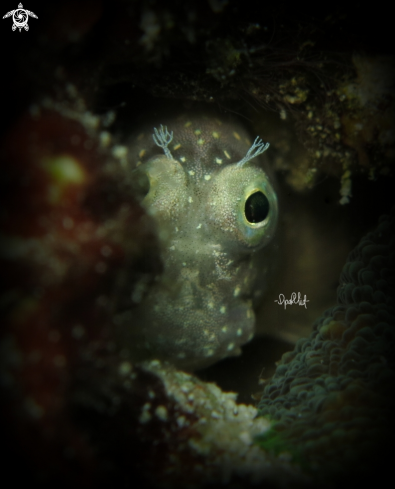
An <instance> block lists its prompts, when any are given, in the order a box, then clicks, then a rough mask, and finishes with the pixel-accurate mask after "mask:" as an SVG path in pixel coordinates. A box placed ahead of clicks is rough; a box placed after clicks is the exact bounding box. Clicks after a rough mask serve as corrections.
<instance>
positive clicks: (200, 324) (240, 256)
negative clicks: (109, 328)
mask: <svg viewBox="0 0 395 489" xmlns="http://www.w3.org/2000/svg"><path fill="white" fill-rule="evenodd" d="M161 124H163V125H166V126H167V129H168V133H169V134H171V132H172V133H173V138H172V140H171V142H170V144H169V145H168V146H167V147H166V148H161V147H159V146H158V145H157V144H155V142H154V139H153V137H152V135H153V133H154V129H153V128H154V127H156V128H160V125H161ZM169 139H170V137H169V138H168V140H169ZM156 140H157V138H156ZM251 145H252V139H251V138H250V136H249V135H248V134H247V132H246V130H245V129H244V128H243V127H242V126H241V125H240V124H239V123H235V122H228V121H224V120H220V119H218V118H215V117H205V116H202V115H195V116H193V117H191V116H189V117H188V116H181V117H178V118H174V119H168V120H159V121H154V123H153V124H151V125H149V126H148V127H147V129H144V130H143V131H141V132H140V133H138V134H136V135H133V136H132V138H131V142H130V145H129V164H130V168H131V170H132V175H133V182H134V185H135V186H136V187H137V193H138V194H139V195H140V196H141V201H142V205H143V206H144V207H145V208H146V210H147V212H148V213H149V214H150V215H151V216H152V217H153V218H154V220H155V222H156V224H157V231H158V236H159V241H160V243H161V258H162V261H163V264H164V272H163V274H162V275H161V276H160V277H158V280H157V281H156V283H155V285H154V286H152V287H150V288H149V290H148V292H147V293H146V294H145V295H144V294H134V295H135V302H136V307H135V308H134V309H133V312H132V314H126V315H125V317H124V319H123V320H122V319H121V320H120V321H119V323H120V325H119V327H118V330H119V335H120V338H121V341H122V344H123V345H125V346H126V347H127V348H129V349H131V350H133V351H134V352H135V354H136V352H137V355H139V354H140V355H142V356H143V357H151V358H155V357H156V358H161V359H166V360H169V361H171V362H172V363H174V364H176V365H177V366H178V367H181V368H185V369H190V370H196V369H199V368H202V367H205V366H208V365H210V364H212V363H214V362H216V361H218V360H220V359H222V358H224V357H227V356H233V355H238V354H239V353H240V351H241V350H240V346H241V345H243V344H244V343H246V342H247V341H249V340H250V339H251V338H252V337H253V333H254V321H255V315H254V311H253V308H252V307H253V302H254V300H256V299H258V298H259V297H260V296H261V295H262V293H263V291H264V288H265V286H266V283H265V282H266V274H267V270H268V269H269V268H270V265H271V258H270V256H271V255H270V253H269V252H268V249H269V248H270V247H268V246H267V245H268V244H269V243H270V241H271V240H272V238H273V236H274V234H275V229H276V222H277V214H278V209H277V197H276V193H275V191H274V189H273V186H272V184H271V181H270V177H269V175H268V173H267V171H265V164H264V163H263V158H262V156H259V157H256V158H253V159H252V160H251V161H248V162H247V163H243V164H242V165H239V166H237V163H238V162H240V161H241V160H242V159H243V158H244V157H245V156H246V154H247V152H248V150H249V149H250V148H251ZM165 153H167V155H166V154H165ZM266 170H267V169H266ZM139 190H140V193H139ZM147 192H148V193H147ZM255 192H262V193H264V195H266V197H267V199H268V204H269V211H268V215H267V217H265V219H263V220H262V221H261V222H256V223H250V222H248V220H247V218H246V215H245V202H246V199H247V198H248V197H249V195H251V194H253V193H255ZM261 217H264V216H261ZM142 289H144V287H142ZM132 297H133V294H132Z"/></svg>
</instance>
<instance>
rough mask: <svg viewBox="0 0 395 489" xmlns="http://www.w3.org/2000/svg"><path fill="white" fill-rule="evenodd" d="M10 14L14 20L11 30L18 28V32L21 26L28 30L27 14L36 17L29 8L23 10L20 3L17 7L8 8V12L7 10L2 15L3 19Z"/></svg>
mask: <svg viewBox="0 0 395 489" xmlns="http://www.w3.org/2000/svg"><path fill="white" fill-rule="evenodd" d="M11 15H12V20H13V21H14V23H13V25H12V30H13V31H15V29H19V32H21V30H22V29H23V28H25V31H28V30H29V26H28V25H27V22H28V20H29V15H30V17H34V18H35V19H38V17H37V15H36V14H34V13H33V12H30V10H25V9H24V8H23V5H22V4H21V3H20V4H19V5H18V8H17V9H15V10H10V12H7V13H6V14H5V15H4V17H3V19H6V18H7V17H11Z"/></svg>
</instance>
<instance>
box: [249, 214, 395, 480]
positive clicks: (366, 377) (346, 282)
mask: <svg viewBox="0 0 395 489" xmlns="http://www.w3.org/2000/svg"><path fill="white" fill-rule="evenodd" d="M394 297H395V208H394V209H393V210H392V213H391V215H384V216H382V217H381V218H380V221H379V224H378V226H377V227H376V229H375V230H374V231H372V232H370V233H368V234H367V235H366V236H365V237H364V238H363V239H362V240H361V241H360V243H359V244H358V246H357V247H356V248H355V249H354V250H353V251H352V252H351V253H350V255H349V257H348V261H347V263H346V265H345V266H344V268H343V271H342V274H341V277H340V285H339V287H338V300H337V302H338V304H337V305H336V306H334V307H333V308H331V309H329V310H327V311H326V312H325V314H324V315H323V316H322V317H321V318H320V319H318V320H317V321H316V323H315V325H314V329H313V332H312V333H311V335H310V337H309V338H304V339H300V340H299V341H298V342H297V344H296V346H295V349H294V351H292V352H289V353H286V354H284V355H283V357H282V359H281V361H280V362H279V363H278V367H277V370H276V373H275V375H274V376H273V378H272V379H271V380H270V382H269V383H268V384H267V385H266V387H265V389H264V393H263V396H262V399H261V401H260V403H259V413H260V415H262V416H269V417H270V419H272V420H273V422H274V426H273V428H272V430H271V431H270V432H269V433H267V434H266V435H263V436H262V438H261V442H260V443H261V446H262V447H264V448H266V449H269V450H271V451H274V452H276V451H277V452H278V451H283V450H284V449H285V447H286V448H287V449H288V450H290V451H291V452H292V453H293V454H295V455H296V456H297V457H298V459H299V460H300V461H301V462H302V463H303V464H305V466H306V467H309V469H310V471H311V473H313V474H314V475H315V477H316V478H317V479H322V478H324V477H330V478H331V477H336V475H344V474H347V473H358V475H359V476H364V475H365V473H366V472H368V473H369V474H371V473H372V470H373V467H374V463H373V462H374V461H375V460H376V456H375V451H376V450H377V449H378V447H380V448H379V458H381V459H382V461H383V464H384V461H385V460H387V459H388V455H389V453H390V451H388V450H389V449H390V446H391V444H392V436H393V434H394V431H393V429H394V421H393V412H394V408H395V400H394V395H393V389H394V385H395V372H394V358H393V354H394V347H395V329H394V328H395V308H394Z"/></svg>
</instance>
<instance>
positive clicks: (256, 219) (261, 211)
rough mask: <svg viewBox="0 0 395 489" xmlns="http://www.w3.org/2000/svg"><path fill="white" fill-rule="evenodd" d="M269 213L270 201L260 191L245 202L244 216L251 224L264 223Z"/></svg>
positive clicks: (255, 192)
mask: <svg viewBox="0 0 395 489" xmlns="http://www.w3.org/2000/svg"><path fill="white" fill-rule="evenodd" d="M269 211H270V204H269V199H268V198H267V197H266V195H265V194H264V193H263V192H262V191H260V190H256V191H254V192H253V193H252V194H250V195H249V196H248V198H247V200H246V201H245V205H244V214H245V217H246V219H247V221H248V222H249V223H250V224H259V223H261V222H263V221H264V220H265V219H266V218H267V216H268V214H269Z"/></svg>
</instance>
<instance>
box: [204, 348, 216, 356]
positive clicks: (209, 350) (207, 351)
mask: <svg viewBox="0 0 395 489" xmlns="http://www.w3.org/2000/svg"><path fill="white" fill-rule="evenodd" d="M203 355H204V356H205V357H212V356H213V355H214V350H213V349H212V348H207V347H205V348H204V353H203Z"/></svg>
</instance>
